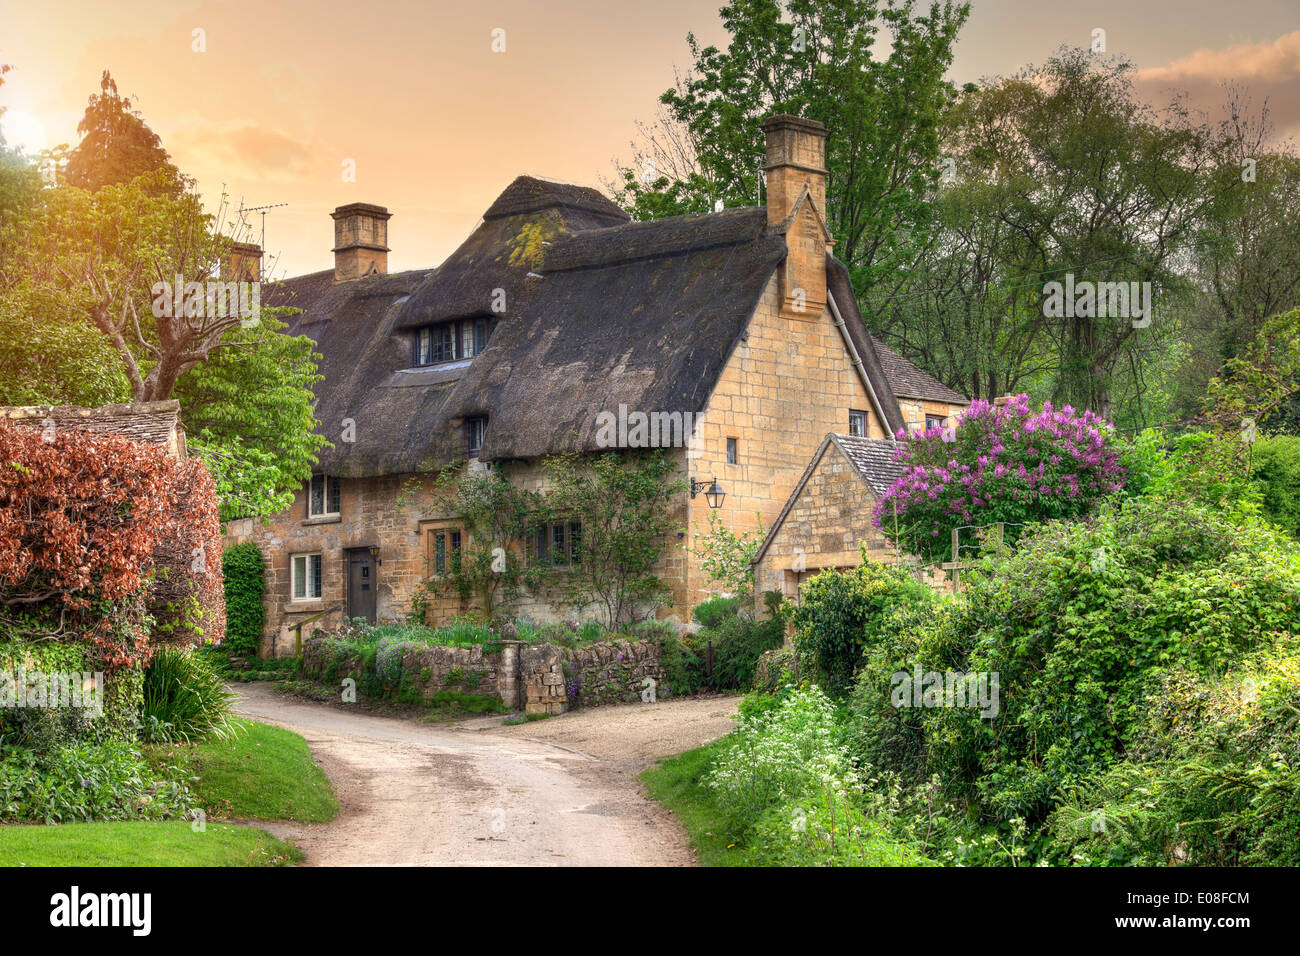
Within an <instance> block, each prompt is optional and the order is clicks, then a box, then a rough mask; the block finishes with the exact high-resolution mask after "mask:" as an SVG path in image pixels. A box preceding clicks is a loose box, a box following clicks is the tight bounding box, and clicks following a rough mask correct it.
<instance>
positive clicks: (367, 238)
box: [330, 202, 393, 282]
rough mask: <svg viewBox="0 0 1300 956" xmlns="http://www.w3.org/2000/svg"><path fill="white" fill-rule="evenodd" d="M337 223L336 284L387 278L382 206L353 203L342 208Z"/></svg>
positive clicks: (385, 220) (336, 214)
mask: <svg viewBox="0 0 1300 956" xmlns="http://www.w3.org/2000/svg"><path fill="white" fill-rule="evenodd" d="M330 218H332V219H333V220H334V249H333V252H334V281H335V282H346V281H348V280H349V279H359V278H361V277H362V276H368V275H387V274H388V253H389V251H390V250H389V248H388V220H389V219H391V218H393V216H392V213H390V212H389V211H388V210H387V209H385V208H384V207H383V206H376V205H374V204H373V203H367V202H354V203H348V204H347V205H346V206H339V207H338V208H337V209H335V210H334V211H333V212H332V213H330Z"/></svg>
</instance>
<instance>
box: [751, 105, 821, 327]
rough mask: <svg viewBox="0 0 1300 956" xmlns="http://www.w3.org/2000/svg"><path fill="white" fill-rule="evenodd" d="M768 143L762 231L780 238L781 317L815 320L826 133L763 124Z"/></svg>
mask: <svg viewBox="0 0 1300 956" xmlns="http://www.w3.org/2000/svg"><path fill="white" fill-rule="evenodd" d="M762 128H763V133H764V135H765V136H766V137H767V161H766V163H765V164H764V166H763V169H764V171H765V172H766V173H767V225H768V230H769V231H770V232H775V233H779V234H781V235H784V236H785V241H786V246H787V247H788V248H789V252H788V254H787V255H786V257H785V261H784V262H782V264H781V268H780V270H779V271H780V276H779V281H780V285H781V314H782V315H783V316H786V317H787V318H801V319H818V318H820V317H821V314H822V310H823V309H825V307H826V252H827V250H828V249H829V248H830V247H832V246H833V245H834V244H835V242H834V240H833V239H832V238H831V234H830V231H829V230H828V229H827V228H826V127H825V126H823V125H822V124H821V123H819V122H817V121H816V120H809V119H803V118H801V117H798V116H786V115H779V116H769V117H768V118H767V119H765V120H763V123H762Z"/></svg>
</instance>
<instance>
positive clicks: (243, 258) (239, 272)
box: [225, 242, 262, 282]
mask: <svg viewBox="0 0 1300 956" xmlns="http://www.w3.org/2000/svg"><path fill="white" fill-rule="evenodd" d="M226 273H227V274H226V276H225V278H226V279H228V280H230V281H233V282H257V281H259V280H260V279H261V278H262V247H261V246H259V245H258V244H257V243H255V242H232V243H231V244H230V257H229V259H228V260H227V262H226Z"/></svg>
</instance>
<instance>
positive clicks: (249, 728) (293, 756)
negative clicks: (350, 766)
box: [145, 720, 339, 823]
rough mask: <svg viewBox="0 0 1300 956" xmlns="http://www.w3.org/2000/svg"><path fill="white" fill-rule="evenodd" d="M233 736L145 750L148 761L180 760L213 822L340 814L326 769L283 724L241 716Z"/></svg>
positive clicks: (312, 819) (310, 819)
mask: <svg viewBox="0 0 1300 956" xmlns="http://www.w3.org/2000/svg"><path fill="white" fill-rule="evenodd" d="M236 723H237V724H238V727H239V733H238V736H237V737H236V738H235V739H234V740H225V741H219V740H218V741H212V742H209V743H202V744H194V745H188V744H167V745H159V746H153V747H147V748H145V755H146V757H147V758H148V759H149V761H150V762H151V763H154V764H160V765H164V766H165V765H168V764H179V765H180V766H182V767H184V768H185V770H186V771H187V773H188V774H189V775H190V776H196V777H198V780H197V781H195V782H193V783H192V784H191V785H190V789H192V790H193V791H194V794H195V796H197V797H198V799H199V805H200V806H201V807H203V808H204V810H205V811H206V812H207V814H208V817H209V819H214V820H223V819H224V820H228V819H232V818H233V819H241V820H297V821H300V822H303V823H327V822H328V821H330V820H333V819H334V817H335V816H336V815H337V814H338V812H339V802H338V798H337V797H335V795H334V788H333V787H332V786H330V782H329V778H327V777H326V776H325V772H324V771H323V770H321V768H320V767H318V766H317V765H316V761H315V760H313V759H312V755H311V750H310V749H308V747H307V741H305V740H303V739H302V737H300V736H299V735H298V734H295V733H293V732H292V731H289V730H285V729H283V728H282V727H272V726H270V725H269V724H259V723H255V722H253V721H248V720H240V721H237V722H236Z"/></svg>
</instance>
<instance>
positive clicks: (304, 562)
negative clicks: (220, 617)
mask: <svg viewBox="0 0 1300 956" xmlns="http://www.w3.org/2000/svg"><path fill="white" fill-rule="evenodd" d="M763 128H764V131H765V134H766V137H767V162H766V166H765V169H766V173H767V202H766V205H765V206H760V207H752V208H736V209H727V210H724V211H721V212H717V213H712V214H707V215H693V216H680V217H673V218H668V219H662V220H657V221H652V222H632V221H629V219H628V216H627V215H626V213H624V212H623V211H622V210H621V209H620V208H619V207H618V206H616V205H615V204H614V203H612V202H610V201H609V200H608V199H606V198H605V197H604V196H602V195H601V194H600V193H598V192H597V191H595V190H593V189H588V188H584V187H579V186H573V185H568V184H561V183H554V182H548V181H544V180H541V179H535V178H532V177H527V176H521V177H520V178H518V179H516V180H515V181H514V182H513V183H511V184H510V185H509V186H508V187H507V188H506V190H505V191H504V192H503V193H502V194H501V195H500V196H498V197H497V199H496V201H495V202H493V203H492V205H491V206H490V207H489V208H488V209H487V211H486V212H485V213H484V215H483V219H482V221H481V222H480V223H479V224H478V226H477V227H476V228H475V230H474V231H473V233H472V234H471V235H470V236H469V238H468V239H466V240H465V242H464V243H463V244H462V245H461V246H460V247H459V248H458V249H457V250H456V251H455V252H454V253H452V255H451V256H450V257H448V259H447V260H446V261H445V262H444V263H443V264H442V265H441V266H439V267H438V268H436V269H422V270H414V271H410V272H403V273H398V274H388V272H387V255H388V251H389V247H388V221H389V219H390V218H391V215H390V213H389V212H388V210H387V209H385V208H384V207H381V206H374V205H369V204H363V203H353V204H350V205H346V206H341V207H339V208H338V209H336V210H335V212H334V213H333V219H334V226H335V229H334V236H335V243H334V249H333V252H334V256H335V268H334V269H332V270H328V271H324V272H319V273H315V274H311V275H306V276H302V277H299V278H295V279H290V280H287V281H286V282H284V283H283V284H282V285H281V286H279V287H278V288H277V289H276V290H274V291H272V292H270V293H268V294H267V295H265V296H264V297H263V301H264V302H266V303H268V304H288V305H293V306H296V307H297V308H299V309H301V310H302V313H301V314H300V315H297V316H294V317H293V318H292V319H291V320H290V328H289V330H288V331H289V332H290V333H291V334H303V335H307V336H309V337H310V338H311V339H312V340H313V341H314V342H315V343H316V346H317V350H318V351H319V352H320V354H321V356H322V360H321V366H320V371H321V374H322V375H323V376H324V380H323V381H322V382H320V383H319V384H318V385H317V386H316V396H317V417H318V418H319V419H320V421H321V423H322V425H321V432H322V434H323V435H324V436H325V437H326V438H327V439H329V441H330V442H332V443H333V447H332V448H329V449H327V450H326V451H325V452H324V453H323V454H322V456H321V460H320V466H319V468H320V474H318V475H317V476H315V477H314V478H313V480H312V482H311V483H310V485H309V486H307V487H304V488H303V489H302V490H301V492H300V493H299V494H298V496H297V499H296V500H295V502H294V505H293V507H292V508H290V509H289V510H288V511H286V512H284V513H283V514H280V515H277V516H275V518H273V519H272V520H271V521H270V522H269V523H266V524H263V523H260V522H253V521H249V520H245V521H242V522H233V523H232V524H231V526H230V528H229V538H230V539H231V540H242V539H251V540H253V541H255V542H257V543H258V545H259V546H260V547H261V549H262V551H263V553H264V556H265V558H266V562H267V592H266V602H267V618H266V619H267V631H266V634H265V635H264V647H263V651H264V653H289V652H290V649H291V648H292V638H291V637H290V633H289V629H290V628H292V627H293V626H294V625H295V624H298V623H300V622H302V621H305V620H307V619H309V618H313V617H315V616H317V615H320V614H322V612H324V617H323V618H322V619H321V623H322V624H323V625H329V624H333V623H337V622H338V621H339V619H340V618H341V617H342V616H344V615H346V616H348V617H366V618H369V619H371V620H376V619H394V618H400V617H402V616H403V615H405V614H406V613H408V612H409V611H410V609H411V604H412V598H413V597H414V595H415V594H416V593H417V590H418V588H419V586H420V584H421V582H423V581H424V580H425V579H426V578H427V577H429V576H430V575H434V576H437V575H438V574H440V573H442V572H443V571H444V570H445V563H446V555H447V553H448V551H449V550H450V549H453V548H454V547H455V546H456V545H457V543H459V542H460V541H461V539H460V535H461V533H462V532H461V529H459V528H458V527H457V526H456V522H455V520H454V519H452V518H450V517H448V516H447V515H446V514H445V513H442V512H440V511H439V506H438V505H437V503H436V499H435V496H434V493H433V489H434V482H435V481H436V478H437V475H438V474H439V473H440V472H443V471H444V470H445V469H449V468H481V467H484V466H485V465H486V464H487V463H495V464H497V465H499V466H500V467H501V469H502V470H503V473H504V474H505V475H506V476H507V477H508V478H509V479H510V480H511V481H513V482H516V483H518V484H520V485H523V486H528V487H540V486H541V484H542V482H543V474H542V468H541V462H542V461H543V460H544V459H545V458H546V457H547V456H550V455H554V454H557V453H587V452H595V451H599V450H601V449H602V448H603V447H605V444H604V442H603V440H602V437H601V435H602V428H603V424H605V423H607V422H608V419H609V417H617V418H619V419H622V420H627V421H629V422H631V423H634V422H635V416H637V415H638V414H640V415H644V416H647V417H654V418H653V420H655V421H657V422H658V423H659V424H661V425H663V426H664V428H665V429H667V427H668V423H669V422H674V423H675V422H677V421H681V422H683V426H684V430H685V432H686V433H687V435H686V436H685V437H690V436H691V435H693V440H692V441H690V442H689V444H690V446H691V447H690V448H687V447H685V445H686V444H687V442H685V441H684V440H683V441H679V440H678V439H679V438H681V437H683V436H680V435H678V434H674V435H672V437H671V440H662V439H661V440H660V441H658V442H656V441H655V440H654V438H653V437H651V438H650V444H658V445H671V446H672V447H669V448H668V450H667V454H669V455H670V456H672V460H673V462H674V463H675V466H676V468H677V472H678V474H679V475H680V476H681V477H683V478H685V479H694V480H696V481H697V482H702V483H705V484H708V483H710V482H711V481H713V480H716V482H717V483H718V485H719V486H720V487H721V488H722V490H723V491H724V492H725V498H724V499H723V501H722V504H721V507H720V508H719V509H718V512H719V515H720V517H721V519H722V521H723V522H724V523H725V524H726V525H727V526H728V527H730V528H732V529H733V530H735V531H737V532H740V531H744V530H747V529H755V528H756V527H757V524H758V522H760V521H761V522H762V525H763V527H764V528H771V527H772V526H773V524H774V523H776V522H777V520H778V517H779V516H780V515H781V514H782V512H783V510H785V509H787V502H788V500H789V499H790V497H791V493H792V492H793V491H794V489H795V488H796V486H797V485H799V484H800V482H801V476H803V475H804V474H805V470H806V469H807V468H808V463H809V461H810V460H811V459H813V458H814V456H815V455H821V454H822V453H823V452H824V451H825V447H826V441H827V438H826V436H827V435H828V434H831V433H845V432H847V433H850V434H852V435H854V436H862V437H866V438H873V439H876V440H878V441H879V442H880V443H882V444H884V445H889V444H891V443H892V440H893V437H892V436H894V435H895V434H896V433H897V432H898V431H900V430H908V429H917V428H923V427H925V426H926V424H927V421H929V422H930V423H931V424H933V423H935V422H936V421H939V420H943V421H947V420H948V419H950V418H951V417H952V416H953V415H954V414H955V413H956V412H957V411H958V410H959V409H960V408H961V407H962V406H964V405H965V404H966V400H965V399H964V398H962V396H960V395H959V394H957V393H956V392H954V391H952V390H951V389H948V388H946V387H944V386H943V385H942V384H941V383H939V382H938V381H936V380H935V379H933V378H931V377H930V376H928V375H926V374H925V373H924V372H922V371H921V370H920V369H918V368H917V367H916V366H914V365H912V364H911V363H910V362H907V361H906V360H904V359H903V358H902V357H900V356H898V355H897V354H895V353H894V352H892V351H891V350H890V349H888V348H887V347H885V346H884V344H883V343H881V342H880V341H878V340H877V339H875V338H873V337H872V336H871V335H870V334H869V333H868V332H867V329H866V326H865V324H864V323H863V321H862V318H861V316H860V315H859V313H858V309H857V303H856V301H855V299H854V295H853V290H852V287H851V285H850V282H849V275H848V271H847V269H846V268H845V266H844V265H843V264H842V263H840V262H839V261H838V260H836V259H835V258H834V256H833V255H832V248H833V246H834V239H833V237H832V236H831V235H830V233H829V231H828V230H827V228H826V225H825V220H824V215H823V210H824V209H825V201H826V170H825V169H824V146H825V138H826V135H827V133H826V130H825V128H824V127H823V126H822V125H821V124H820V123H816V122H813V121H810V120H806V119H800V118H797V117H792V116H775V117H771V118H769V119H768V120H766V121H765V122H764V124H763ZM656 416H657V417H656ZM656 430H657V429H656ZM631 432H632V434H633V435H635V434H636V429H635V426H634V427H633V428H632V429H631ZM605 434H606V436H607V434H608V431H607V429H606V430H605ZM626 444H628V445H631V444H635V442H633V441H628V442H626ZM819 449H820V450H819ZM709 507H710V506H709V504H708V502H707V500H706V498H705V496H704V495H703V494H697V495H692V494H690V493H689V492H683V494H682V496H681V499H680V501H679V503H678V507H677V514H676V517H677V518H679V520H680V527H681V529H682V532H683V535H687V534H690V533H691V531H692V530H694V529H698V528H702V527H705V526H707V522H708V511H709ZM580 521H581V516H575V521H574V522H571V523H565V524H560V525H556V526H555V527H552V528H545V529H538V533H537V537H536V539H534V540H530V541H529V542H528V543H527V544H525V543H523V542H515V543H511V547H516V548H527V549H528V551H529V552H534V551H535V552H537V553H536V554H530V559H534V560H562V558H559V557H557V556H561V555H564V554H565V553H566V549H567V548H568V547H570V546H571V543H572V541H573V539H574V537H575V536H578V535H580V534H581V527H580ZM787 526H788V522H787ZM680 544H681V541H680V540H679V541H675V542H673V541H670V542H668V546H667V547H666V548H665V555H664V557H663V558H662V560H661V562H660V567H659V574H660V577H662V578H663V579H664V580H665V581H667V582H668V583H669V584H670V586H671V588H672V596H673V606H672V607H671V608H666V609H662V610H661V611H660V614H661V615H665V616H666V615H673V616H677V617H679V618H680V619H682V620H685V619H686V618H687V616H688V615H689V612H690V609H691V607H692V606H693V605H694V604H696V603H697V602H698V601H699V600H701V599H702V598H703V597H704V596H706V595H707V594H708V589H709V582H708V580H707V578H706V575H705V574H704V573H703V571H702V570H701V568H700V566H699V563H698V560H697V559H695V558H694V557H692V556H691V555H690V554H689V552H686V551H684V550H683V549H682V548H681V547H680ZM775 559H776V556H775V555H773V556H772V560H775ZM473 609H474V608H473V607H472V606H468V605H467V604H466V602H464V601H462V600H460V599H459V598H458V597H456V596H454V595H453V594H449V595H448V596H447V597H446V598H445V599H440V600H438V601H437V602H435V603H434V604H433V605H432V606H431V607H430V608H429V611H428V613H429V615H430V617H431V618H432V619H433V620H435V621H439V620H445V619H447V618H449V617H451V616H453V615H455V614H457V613H460V612H463V611H467V610H473ZM511 609H512V611H514V612H515V613H518V614H524V615H527V616H530V617H533V618H535V619H539V620H545V619H554V618H557V617H559V616H561V615H562V614H563V613H564V609H562V608H559V607H556V606H554V605H553V604H551V603H550V601H549V599H548V597H547V595H545V594H533V593H525V594H523V595H522V596H521V597H520V599H519V600H518V601H517V602H516V603H515V604H514V605H513V606H512V608H511Z"/></svg>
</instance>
